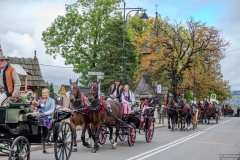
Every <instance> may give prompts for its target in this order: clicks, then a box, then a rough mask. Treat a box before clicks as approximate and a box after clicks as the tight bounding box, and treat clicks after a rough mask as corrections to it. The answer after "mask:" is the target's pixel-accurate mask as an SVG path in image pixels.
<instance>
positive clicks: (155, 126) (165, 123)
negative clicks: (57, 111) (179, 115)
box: [31, 117, 167, 151]
mask: <svg viewBox="0 0 240 160" xmlns="http://www.w3.org/2000/svg"><path fill="white" fill-rule="evenodd" d="M163 127H167V117H164V125H162V124H158V119H155V123H154V128H163ZM81 134H82V130H81V127H80V126H78V127H77V143H78V145H82V144H79V143H80V142H82V141H81ZM87 137H88V135H87V133H86V138H87ZM53 147H54V143H52V145H50V146H49V145H48V144H47V143H46V150H47V149H48V148H53ZM42 148H43V146H42V145H31V151H37V150H42Z"/></svg>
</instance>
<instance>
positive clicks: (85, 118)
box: [69, 79, 92, 152]
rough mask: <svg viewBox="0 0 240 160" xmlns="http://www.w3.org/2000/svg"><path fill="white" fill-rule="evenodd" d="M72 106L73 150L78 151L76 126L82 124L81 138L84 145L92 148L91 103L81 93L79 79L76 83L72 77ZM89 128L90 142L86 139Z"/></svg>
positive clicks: (70, 97)
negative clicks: (89, 111) (89, 113)
mask: <svg viewBox="0 0 240 160" xmlns="http://www.w3.org/2000/svg"><path fill="white" fill-rule="evenodd" d="M69 82H70V90H69V92H70V96H69V99H70V108H71V109H72V110H73V116H72V117H70V123H71V125H72V127H73V130H74V141H73V143H74V144H73V151H75V152H76V151H77V140H76V139H77V134H76V127H77V125H80V126H81V127H82V135H81V140H82V142H83V146H86V147H88V148H91V147H92V146H91V129H90V120H89V115H88V109H87V106H88V105H89V104H90V103H89V101H88V99H87V98H86V97H85V96H84V95H83V94H82V93H81V91H80V87H79V86H78V85H77V84H78V80H77V81H76V82H75V83H74V82H72V80H71V79H70V81H69ZM86 130H88V135H89V143H88V142H86V141H85V132H86Z"/></svg>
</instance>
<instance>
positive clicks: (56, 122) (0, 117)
mask: <svg viewBox="0 0 240 160" xmlns="http://www.w3.org/2000/svg"><path fill="white" fill-rule="evenodd" d="M30 107H31V105H30V104H29V103H10V104H9V106H1V107H0V144H1V145H0V154H1V155H5V156H9V160H14V159H16V160H29V159H30V148H31V145H39V144H43V152H44V153H45V152H46V150H45V144H46V143H47V144H54V153H55V158H56V160H60V159H64V160H67V159H70V156H71V151H72V145H73V132H72V127H71V125H70V123H68V122H65V121H63V120H65V119H67V118H69V117H70V116H71V112H68V111H65V110H61V109H56V110H55V112H54V115H53V119H52V125H51V127H50V128H47V127H46V126H44V124H43V121H44V117H43V116H38V117H35V118H29V119H24V118H22V117H24V115H25V114H26V110H29V109H30Z"/></svg>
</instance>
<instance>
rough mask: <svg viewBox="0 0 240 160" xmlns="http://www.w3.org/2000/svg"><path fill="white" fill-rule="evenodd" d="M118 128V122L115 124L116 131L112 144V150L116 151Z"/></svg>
mask: <svg viewBox="0 0 240 160" xmlns="http://www.w3.org/2000/svg"><path fill="white" fill-rule="evenodd" d="M119 128H120V122H117V123H116V131H115V135H116V136H115V141H114V143H113V144H112V149H116V148H117V139H118V137H119Z"/></svg>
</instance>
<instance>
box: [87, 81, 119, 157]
mask: <svg viewBox="0 0 240 160" xmlns="http://www.w3.org/2000/svg"><path fill="white" fill-rule="evenodd" d="M98 83H99V82H96V83H93V82H90V84H89V86H90V88H89V94H88V99H89V101H90V102H91V105H90V106H89V109H90V114H89V117H90V121H91V124H92V126H91V131H92V132H91V133H92V137H93V140H94V147H93V148H92V153H96V151H97V150H98V149H99V145H98V140H99V132H100V130H101V127H102V125H106V126H107V127H108V128H109V131H110V137H109V140H110V142H111V143H112V149H116V147H117V138H118V136H119V128H120V121H119V120H120V119H121V118H122V105H121V104H120V103H119V102H117V101H115V100H107V101H105V100H104V99H103V97H102V96H100V95H99V93H98V91H99V89H98ZM110 108H111V110H112V111H111V113H110V112H109V110H110ZM113 121H114V122H115V127H116V137H115V141H114V140H113V138H112V134H113V125H112V123H113Z"/></svg>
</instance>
